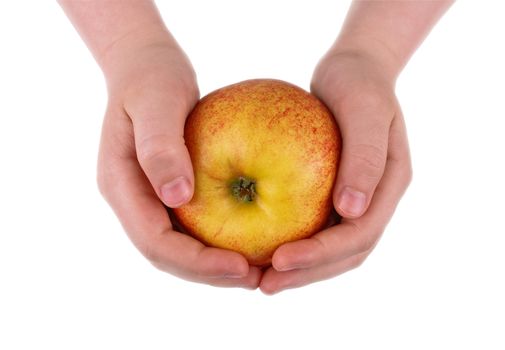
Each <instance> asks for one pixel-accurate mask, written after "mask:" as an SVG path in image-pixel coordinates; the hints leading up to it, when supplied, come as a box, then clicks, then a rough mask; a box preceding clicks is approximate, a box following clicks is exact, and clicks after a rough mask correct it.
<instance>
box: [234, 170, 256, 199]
mask: <svg viewBox="0 0 505 350" xmlns="http://www.w3.org/2000/svg"><path fill="white" fill-rule="evenodd" d="M231 193H232V194H233V196H234V197H235V198H236V199H237V200H238V201H239V202H246V203H247V202H252V201H254V198H255V197H256V181H254V180H253V179H250V178H248V177H245V176H239V177H238V179H235V180H233V181H232V183H231Z"/></svg>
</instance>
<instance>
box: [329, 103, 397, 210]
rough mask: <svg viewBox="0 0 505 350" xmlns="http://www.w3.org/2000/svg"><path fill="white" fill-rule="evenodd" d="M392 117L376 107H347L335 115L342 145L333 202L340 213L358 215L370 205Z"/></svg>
mask: <svg viewBox="0 0 505 350" xmlns="http://www.w3.org/2000/svg"><path fill="white" fill-rule="evenodd" d="M337 116H339V115H337ZM392 118H393V112H389V113H388V112H382V113H381V112H379V111H378V110H377V109H375V110H374V111H373V112H372V111H367V110H356V111H351V112H350V113H347V114H346V115H341V116H339V118H337V119H339V126H340V129H341V133H342V143H343V145H342V157H341V160H340V166H339V170H338V176H337V181H336V184H335V188H334V193H333V202H334V205H335V209H336V210H337V212H338V213H339V214H340V215H342V216H343V217H346V218H357V217H360V216H361V215H363V214H364V213H365V211H366V210H367V208H368V206H369V205H370V201H371V199H372V196H373V193H374V191H375V188H376V187H377V185H378V183H379V181H380V180H381V178H382V175H383V173H384V168H385V165H386V159H387V148H388V139H389V127H390V124H391V121H392Z"/></svg>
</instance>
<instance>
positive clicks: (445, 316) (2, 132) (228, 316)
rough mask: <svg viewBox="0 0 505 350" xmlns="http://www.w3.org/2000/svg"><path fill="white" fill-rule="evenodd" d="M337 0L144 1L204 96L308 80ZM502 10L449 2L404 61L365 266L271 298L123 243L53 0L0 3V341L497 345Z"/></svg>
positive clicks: (97, 103)
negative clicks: (401, 145) (382, 199)
mask: <svg viewBox="0 0 505 350" xmlns="http://www.w3.org/2000/svg"><path fill="white" fill-rule="evenodd" d="M348 5H349V2H347V1H341V2H339V1H315V0H313V1H289V2H288V1H285V2H283V1H267V0H260V1H254V2H239V1H196V0H191V1H170V2H169V1H167V2H163V3H161V1H159V7H160V10H161V12H162V14H163V17H164V18H165V20H166V22H167V25H168V27H169V28H170V29H171V30H172V32H173V34H174V35H175V36H176V38H177V39H178V41H179V42H180V44H181V45H182V46H183V48H184V49H185V50H186V52H187V53H188V55H189V56H190V58H191V59H192V62H193V64H194V66H195V68H196V70H197V72H198V76H199V83H200V88H201V92H202V94H206V93H208V92H210V91H211V90H213V89H215V88H218V87H221V86H224V85H227V84H230V83H234V82H237V81H240V80H244V79H247V78H258V77H270V78H279V79H283V80H287V81H290V82H293V83H295V84H297V85H300V86H302V87H304V88H306V89H307V88H308V86H309V81H310V75H311V72H312V70H313V67H314V65H315V64H316V62H317V60H318V59H319V57H320V56H321V55H322V54H323V53H324V52H325V51H326V49H327V48H328V47H329V45H330V44H331V43H332V41H333V39H334V38H335V36H336V35H337V33H338V30H339V28H340V25H341V23H342V20H343V18H344V16H345V13H346V10H347V8H348ZM504 12H505V5H504V4H503V3H502V2H499V1H495V2H491V1H489V2H481V1H473V2H472V1H461V2H459V3H456V4H455V5H454V6H453V7H452V9H451V10H450V11H449V12H448V13H447V14H446V16H445V17H444V18H443V19H442V20H441V21H440V22H439V24H438V26H437V27H436V28H435V29H434V30H433V32H432V33H431V35H430V37H429V38H428V39H427V40H426V41H425V43H424V44H423V46H422V47H421V48H420V49H419V50H418V52H417V53H416V55H415V56H414V57H413V58H412V60H411V62H410V63H409V65H408V66H407V68H406V69H405V70H404V72H403V74H402V76H401V78H400V80H399V82H398V86H397V93H398V96H399V99H400V102H401V103H402V107H403V110H404V113H405V117H406V120H407V125H408V132H409V137H410V143H411V151H412V157H413V162H414V180H413V182H412V185H411V186H410V188H409V190H408V192H407V194H406V195H405V197H404V198H403V200H402V202H401V204H400V206H399V208H398V210H397V212H396V215H395V217H394V218H393V220H392V221H391V223H390V225H389V227H388V229H387V231H386V233H385V235H384V236H383V239H382V240H381V242H380V244H379V245H378V246H377V248H376V249H375V251H374V253H373V254H372V255H371V256H370V257H369V259H368V260H367V261H366V263H365V264H363V265H362V266H361V267H360V268H359V269H357V270H354V271H352V272H349V273H347V274H345V275H342V276H340V277H337V278H334V279H331V280H329V281H325V282H321V283H317V284H314V285H311V286H308V287H304V288H301V289H297V290H291V291H287V292H283V293H281V294H279V295H276V296H273V297H268V296H265V295H263V294H262V293H261V292H260V291H253V292H251V291H245V290H240V289H218V288H213V287H209V286H205V285H199V284H194V283H190V282H186V281H183V280H179V279H177V278H174V277H172V276H170V275H167V274H165V273H162V272H160V271H158V270H156V269H155V268H153V267H152V266H151V265H150V264H149V263H148V262H147V261H146V260H145V259H144V258H143V257H142V256H141V255H140V254H139V253H138V252H137V251H136V250H135V248H134V247H133V246H132V244H131V243H130V242H129V240H128V239H127V237H126V235H125V234H124V233H123V231H122V228H121V226H120V224H119V223H118V221H117V219H116V218H115V216H114V215H113V213H112V211H111V210H110V209H109V207H108V206H107V204H106V203H105V202H104V201H103V200H102V198H101V197H100V195H99V193H98V191H97V189H96V184H95V163H96V154H97V149H98V138H99V132H100V125H101V118H102V116H103V112H104V108H105V103H106V98H107V97H106V91H105V88H104V82H103V79H102V75H101V72H100V70H99V69H98V67H97V66H96V64H95V62H94V61H93V59H92V57H91V55H90V54H89V52H88V51H87V49H86V47H85V46H84V44H83V43H82V42H81V41H80V39H79V37H78V35H77V34H76V32H75V31H74V29H73V28H72V26H71V25H70V23H69V21H68V20H67V19H66V17H65V16H64V14H63V12H62V11H61V10H60V8H59V7H58V5H57V4H56V3H54V2H43V1H31V2H30V1H14V0H12V1H4V2H2V3H1V4H0V45H1V49H0V50H1V53H0V118H1V119H0V121H1V123H0V349H6V350H7V349H9V350H10V349H189V348H191V349H199V348H204V349H237V348H240V349H261V348H265V349H275V348H282V349H302V348H303V349H305V348H307V349H337V348H341V349H442V348H445V349H448V348H452V349H455V348H461V347H464V348H469V349H477V348H481V349H504V348H505V339H504V337H505V335H504V330H505V316H504V315H505V301H504V296H505V286H504V275H505V273H504V266H505V254H504V243H505V238H504V236H505V223H504V221H503V218H504V216H505V215H504V209H505V205H504V201H503V198H504V197H505V185H504V179H505V170H504V169H505V167H504V166H503V163H504V162H505V161H504V159H505V157H504V150H505V137H504V133H505V126H504V125H505V123H504V119H505V97H504V96H505V91H504V90H505V85H504V82H505V68H504V62H505V49H504V47H505V44H504V43H505V39H504V38H505V34H504V33H505V24H504V23H505V22H503V13H504ZM500 333H501V334H500Z"/></svg>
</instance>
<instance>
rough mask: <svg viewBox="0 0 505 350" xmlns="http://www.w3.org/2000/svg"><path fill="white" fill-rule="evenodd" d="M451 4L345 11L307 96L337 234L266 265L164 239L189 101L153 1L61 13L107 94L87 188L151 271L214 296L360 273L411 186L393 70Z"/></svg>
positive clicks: (179, 57)
mask: <svg viewBox="0 0 505 350" xmlns="http://www.w3.org/2000/svg"><path fill="white" fill-rule="evenodd" d="M451 4H452V1H391V2H389V1H383V2H379V1H356V2H354V3H353V4H352V5H351V8H350V10H349V13H348V15H347V18H346V21H345V23H344V25H343V27H342V30H341V33H340V35H339V36H338V38H337V40H336V41H335V43H334V44H333V45H332V47H331V48H330V49H329V51H328V52H327V53H326V54H325V55H324V56H323V58H322V59H321V61H320V62H319V64H318V65H317V67H316V69H315V71H314V74H313V77H312V83H311V90H312V92H313V93H314V94H315V95H317V96H318V97H319V98H321V99H322V100H323V101H324V102H325V103H326V105H327V106H328V107H329V108H330V110H331V111H332V112H333V114H334V116H335V118H336V120H337V122H338V124H339V126H340V129H341V133H342V137H343V153H342V159H341V162H340V168H339V171H338V174H337V180H336V183H335V186H334V190H333V203H334V207H335V210H336V211H337V212H338V213H339V214H340V215H341V216H342V217H343V220H342V222H341V224H339V225H336V226H332V227H329V228H326V229H325V230H323V231H321V232H319V233H317V234H315V235H314V236H313V237H311V238H308V239H305V240H301V241H296V242H291V243H287V244H284V245H282V246H281V247H279V248H278V249H277V251H276V252H275V254H274V256H273V259H272V266H271V267H269V268H267V269H264V270H261V269H259V268H257V267H255V266H249V265H248V263H247V261H246V259H245V258H244V257H243V256H241V255H240V254H238V253H235V252H231V251H227V250H222V249H218V248H212V247H206V246H204V245H203V244H202V243H200V242H199V241H197V240H195V239H193V238H192V237H190V236H188V235H185V234H183V233H179V232H177V231H175V230H174V229H173V227H172V223H171V222H170V219H169V217H168V215H167V212H166V209H165V207H164V206H163V204H165V205H166V206H168V207H172V208H174V207H179V206H181V205H183V204H185V203H187V202H188V201H189V200H190V199H191V197H192V195H193V190H194V188H193V184H194V176H193V169H192V166H191V160H190V158H189V155H188V151H187V149H186V147H185V145H184V139H183V134H184V123H185V119H186V117H187V115H188V114H189V112H190V111H191V109H192V108H193V106H194V105H195V103H196V102H197V101H198V98H199V90H198V86H197V82H196V75H195V72H194V70H193V68H192V66H191V63H190V61H189V59H188V57H187V56H186V55H185V54H184V52H183V51H182V49H181V48H180V46H179V45H178V44H177V42H176V41H175V39H174V38H173V36H172V35H171V34H170V32H169V31H168V29H167V28H166V27H165V25H164V23H163V21H162V19H161V17H160V15H159V13H158V11H157V9H156V6H155V4H154V3H153V2H152V1H147V0H146V1H127V0H124V1H93V0H90V1H86V2H83V1H70V0H60V5H61V6H62V8H63V9H64V11H65V13H66V14H67V16H68V17H69V18H70V20H71V21H72V23H73V24H74V26H75V27H76V29H77V30H78V32H79V33H80V35H81V37H82V38H83V40H84V41H85V42H86V44H87V45H88V47H89V49H90V51H91V52H92V53H93V55H94V57H95V59H96V61H97V62H98V64H99V65H100V67H101V69H102V71H103V73H104V76H105V79H106V82H107V87H108V94H109V102H108V106H107V111H106V114H105V117H104V122H103V128H102V139H101V144H100V152H99V159H98V174H97V177H98V185H99V189H100V191H101V193H102V194H103V196H104V197H105V199H106V200H107V201H108V203H109V204H110V206H111V207H112V208H113V210H114V212H115V213H116V215H117V217H118V218H119V220H120V222H121V223H122V225H123V227H124V229H125V231H126V232H127V234H128V236H129V237H130V239H131V240H132V242H133V243H134V244H135V246H136V247H137V248H138V249H139V251H140V252H141V253H142V254H143V255H144V256H145V257H146V258H147V259H148V260H149V261H150V262H151V263H153V264H154V265H155V266H156V267H158V268H159V269H161V270H163V271H166V272H169V273H171V274H173V275H176V276H178V277H181V278H184V279H187V280H190V281H195V282H200V283H207V284H210V285H214V286H222V287H243V288H249V289H256V288H258V287H259V288H261V290H262V291H263V292H264V293H266V294H274V293H277V292H280V291H282V290H285V289H288V288H295V287H300V286H304V285H307V284H310V283H314V282H317V281H320V280H324V279H327V278H331V277H334V276H337V275H339V274H341V273H344V272H346V271H348V270H351V269H353V268H355V267H357V266H359V265H360V264H361V263H362V262H363V261H364V260H365V259H366V257H367V256H368V255H369V254H370V252H371V251H372V250H373V248H374V247H375V245H376V244H377V242H378V240H379V238H380V236H381V234H382V232H383V231H384V229H385V227H386V225H387V223H388V222H389V220H390V218H391V217H392V215H393V213H394V211H395V208H396V206H397V204H398V202H399V201H400V198H401V197H402V195H403V193H404V192H405V190H406V189H407V187H408V184H409V182H410V179H411V177H412V170H411V162H410V154H409V147H408V141H407V135H406V131H405V122H404V119H403V115H402V113H401V110H400V106H399V103H398V101H397V99H396V97H395V93H394V89H395V82H396V80H397V78H398V76H399V74H400V73H401V71H402V69H403V67H404V66H405V65H406V64H407V62H408V60H409V58H410V57H411V55H412V54H413V53H414V51H415V50H416V48H417V47H418V46H419V45H420V44H421V42H422V41H423V39H424V38H425V37H426V35H427V34H428V33H429V31H430V30H431V28H432V27H433V26H434V25H435V24H436V22H437V21H438V19H439V18H440V17H441V16H442V15H443V13H444V12H445V11H446V10H447V9H448V8H449V7H450V5H451Z"/></svg>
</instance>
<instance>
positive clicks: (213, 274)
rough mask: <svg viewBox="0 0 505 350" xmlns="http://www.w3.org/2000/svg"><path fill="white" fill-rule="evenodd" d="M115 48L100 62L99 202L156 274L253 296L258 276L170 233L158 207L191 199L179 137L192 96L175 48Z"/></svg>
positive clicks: (192, 81) (233, 257)
mask: <svg viewBox="0 0 505 350" xmlns="http://www.w3.org/2000/svg"><path fill="white" fill-rule="evenodd" d="M120 46H121V45H116V47H115V48H114V49H111V50H116V52H107V53H106V54H105V55H104V57H103V60H102V66H103V67H105V69H104V71H105V74H106V78H107V83H108V89H109V103H108V107H107V112H106V115H105V119H104V124H103V131H102V140H101V147H100V154H99V161H98V183H99V187H100V190H101V192H102V194H103V195H104V197H105V198H106V199H107V201H108V202H109V204H110V205H111V207H112V208H113V209H114V211H115V213H116V215H117V216H118V218H119V220H120V221H121V223H122V224H123V226H124V228H125V230H126V232H127V233H128V235H129V237H130V239H131V240H132V241H133V243H134V244H135V245H136V247H137V248H138V249H139V250H140V251H141V252H142V254H143V255H144V256H145V257H146V258H147V259H148V260H149V261H150V262H151V263H152V264H153V265H155V266H156V267H158V268H159V269H161V270H164V271H167V272H169V273H171V274H174V275H177V276H179V277H182V278H184V279H187V280H191V281H197V282H203V283H208V284H211V285H216V286H240V287H246V288H256V287H257V285H258V280H259V276H260V271H259V270H258V269H257V268H252V267H251V268H249V265H248V263H247V261H246V260H245V258H244V257H242V256H241V255H240V254H238V253H234V252H231V251H226V250H222V249H217V248H208V247H205V246H204V245H203V244H202V243H200V242H199V241H197V240H195V239H193V238H191V237H190V236H188V235H185V234H182V233H179V232H176V231H174V230H173V229H172V224H171V222H170V219H169V216H168V215H167V211H166V208H165V207H164V205H163V203H164V204H166V205H167V206H168V207H177V206H180V205H182V204H184V203H186V202H188V201H189V200H190V199H191V197H192V195H193V184H194V178H193V170H192V166H191V160H190V158H189V154H188V150H187V149H186V146H185V144H184V138H183V135H184V123H185V119H186V116H187V115H188V114H189V112H190V110H191V109H192V107H193V106H194V104H195V103H196V102H197V100H198V95H199V93H198V88H197V83H196V78H195V74H194V71H193V69H192V67H191V64H190V62H189V60H188V59H187V57H186V56H185V55H184V53H183V52H182V51H181V50H180V48H179V47H178V46H177V45H176V44H174V43H164V42H156V43H152V44H145V45H141V46H140V47H138V48H132V47H131V45H126V46H127V49H125V48H124V47H121V50H125V51H124V52H117V50H120V49H119V48H118V47H120ZM134 47H135V46H134ZM119 57H120V58H121V59H117V58H119ZM162 201H163V203H162Z"/></svg>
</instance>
